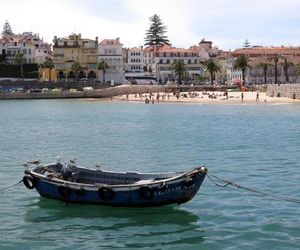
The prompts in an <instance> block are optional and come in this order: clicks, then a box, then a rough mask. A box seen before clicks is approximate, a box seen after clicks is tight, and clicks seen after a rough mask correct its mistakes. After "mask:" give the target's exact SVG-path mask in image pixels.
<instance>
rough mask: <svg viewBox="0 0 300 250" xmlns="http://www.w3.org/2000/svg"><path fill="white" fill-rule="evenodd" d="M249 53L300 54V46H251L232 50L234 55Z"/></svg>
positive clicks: (259, 54)
mask: <svg viewBox="0 0 300 250" xmlns="http://www.w3.org/2000/svg"><path fill="white" fill-rule="evenodd" d="M241 54H247V55H249V56H250V57H251V56H264V55H268V56H269V55H274V54H279V55H297V56H300V48H299V47H251V48H244V49H237V50H235V51H233V52H232V55H233V56H238V55H241Z"/></svg>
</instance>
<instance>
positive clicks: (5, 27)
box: [1, 20, 14, 36]
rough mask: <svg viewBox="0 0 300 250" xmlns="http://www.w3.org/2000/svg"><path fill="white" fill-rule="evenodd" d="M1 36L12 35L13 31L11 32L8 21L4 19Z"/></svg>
mask: <svg viewBox="0 0 300 250" xmlns="http://www.w3.org/2000/svg"><path fill="white" fill-rule="evenodd" d="M1 34H2V35H3V36H4V35H13V34H14V33H13V32H12V29H11V27H10V24H9V22H8V21H7V20H6V21H5V24H4V25H3V31H2V33H1Z"/></svg>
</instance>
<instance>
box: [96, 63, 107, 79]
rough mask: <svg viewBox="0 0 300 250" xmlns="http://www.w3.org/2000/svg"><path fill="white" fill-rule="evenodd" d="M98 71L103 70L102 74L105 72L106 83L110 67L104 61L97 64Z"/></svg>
mask: <svg viewBox="0 0 300 250" xmlns="http://www.w3.org/2000/svg"><path fill="white" fill-rule="evenodd" d="M97 69H98V70H102V72H103V83H105V73H106V70H107V69H109V66H108V64H107V62H105V61H103V60H102V61H100V62H99V63H98V64H97Z"/></svg>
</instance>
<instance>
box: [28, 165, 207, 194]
mask: <svg viewBox="0 0 300 250" xmlns="http://www.w3.org/2000/svg"><path fill="white" fill-rule="evenodd" d="M53 164H54V163H50V164H47V165H44V167H47V166H50V165H53ZM55 164H57V163H55ZM76 167H77V166H76ZM77 168H79V169H86V170H91V169H88V168H85V167H77ZM91 171H98V170H91ZM100 171H101V172H102V173H108V174H109V173H111V174H128V173H129V174H130V173H134V174H140V175H143V174H148V173H136V172H113V171H102V170H100ZM178 173H180V175H176V176H172V177H170V178H166V179H161V180H152V181H149V182H147V183H142V182H141V183H138V182H134V183H130V184H105V183H95V184H88V183H81V182H72V181H67V180H63V179H60V178H56V177H52V178H50V177H47V176H45V175H44V174H40V173H37V172H35V171H34V169H31V170H26V171H25V174H30V175H32V176H34V177H36V178H38V179H40V180H43V181H46V182H48V183H51V184H54V185H57V186H61V185H63V186H66V187H69V188H75V189H76V188H79V189H80V188H83V187H86V188H88V190H95V188H96V189H97V190H98V189H99V188H101V187H107V188H111V189H114V190H115V189H123V188H128V189H130V190H135V189H138V188H140V187H143V186H149V187H156V186H160V185H161V184H163V183H168V184H173V183H176V182H178V181H181V180H180V179H186V178H193V177H194V175H199V174H205V175H206V173H207V168H206V167H205V166H204V165H203V166H200V167H196V168H194V169H192V170H190V171H186V172H174V173H173V174H178ZM156 174H157V175H158V176H159V175H160V174H159V173H154V174H153V175H156ZM163 174H172V173H162V175H163ZM145 180H147V179H145ZM141 181H143V179H142V180H141Z"/></svg>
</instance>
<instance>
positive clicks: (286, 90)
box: [267, 84, 300, 99]
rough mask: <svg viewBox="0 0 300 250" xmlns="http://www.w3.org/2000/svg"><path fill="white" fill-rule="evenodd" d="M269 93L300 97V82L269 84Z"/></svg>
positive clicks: (279, 95)
mask: <svg viewBox="0 0 300 250" xmlns="http://www.w3.org/2000/svg"><path fill="white" fill-rule="evenodd" d="M267 95H268V96H272V97H288V98H292V99H300V84H280V85H278V84H268V86H267Z"/></svg>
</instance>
